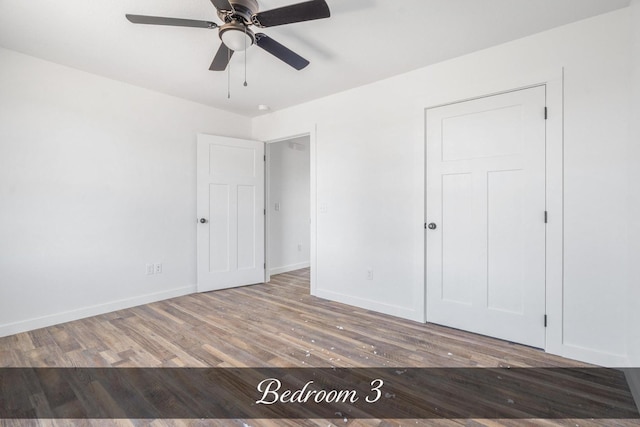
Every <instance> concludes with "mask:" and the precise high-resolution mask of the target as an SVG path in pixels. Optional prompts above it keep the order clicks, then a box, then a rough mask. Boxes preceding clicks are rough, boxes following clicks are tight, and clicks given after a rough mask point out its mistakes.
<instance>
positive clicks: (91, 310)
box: [0, 285, 196, 337]
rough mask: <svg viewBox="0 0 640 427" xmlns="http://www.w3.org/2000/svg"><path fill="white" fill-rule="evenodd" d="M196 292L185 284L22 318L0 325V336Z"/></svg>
mask: <svg viewBox="0 0 640 427" xmlns="http://www.w3.org/2000/svg"><path fill="white" fill-rule="evenodd" d="M194 292H196V286H195V285H192V286H184V287H181V288H175V289H170V290H168V291H162V292H155V293H152V294H145V295H140V296H136V297H132V298H125V299H121V300H117V301H112V302H108V303H105V304H98V305H93V306H89V307H82V308H78V309H75V310H69V311H64V312H62V313H55V314H50V315H47V316H42V317H37V318H33V319H27V320H21V321H19V322H14V323H7V324H4V325H0V337H6V336H9V335H14V334H19V333H21V332H27V331H32V330H34V329H39V328H46V327H47V326H53V325H59V324H61V323H66V322H71V321H73V320H78V319H84V318H86V317H91V316H97V315H99V314H104V313H110V312H113V311H117V310H122V309H125V308H131V307H135V306H138V305H143V304H149V303H152V302H156V301H162V300H166V299H169V298H175V297H180V296H183V295H189V294H192V293H194Z"/></svg>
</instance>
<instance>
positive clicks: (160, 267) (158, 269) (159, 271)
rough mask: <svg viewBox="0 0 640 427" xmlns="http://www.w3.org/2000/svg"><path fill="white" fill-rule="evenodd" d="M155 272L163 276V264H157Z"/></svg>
mask: <svg viewBox="0 0 640 427" xmlns="http://www.w3.org/2000/svg"><path fill="white" fill-rule="evenodd" d="M154 270H155V273H156V274H162V264H155V266H154Z"/></svg>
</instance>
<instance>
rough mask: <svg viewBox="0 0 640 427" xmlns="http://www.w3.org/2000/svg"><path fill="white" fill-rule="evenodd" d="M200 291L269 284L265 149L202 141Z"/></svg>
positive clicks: (208, 138)
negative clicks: (265, 237)
mask: <svg viewBox="0 0 640 427" xmlns="http://www.w3.org/2000/svg"><path fill="white" fill-rule="evenodd" d="M197 157H198V160H197V161H198V177H197V181H198V182H197V187H198V189H197V191H198V194H197V198H198V200H197V214H198V225H197V227H198V232H197V240H198V291H199V292H207V291H212V290H215V289H223V288H230V287H234V286H242V285H250V284H254V283H261V282H263V281H264V259H265V258H264V143H262V142H258V141H249V140H243V139H234V138H225V137H220V136H213V135H198V154H197Z"/></svg>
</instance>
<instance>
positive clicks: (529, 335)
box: [426, 86, 545, 348]
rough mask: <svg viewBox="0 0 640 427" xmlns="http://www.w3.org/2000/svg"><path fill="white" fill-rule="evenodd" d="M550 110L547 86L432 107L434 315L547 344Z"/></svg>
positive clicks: (435, 319) (430, 269) (430, 280)
mask: <svg viewBox="0 0 640 427" xmlns="http://www.w3.org/2000/svg"><path fill="white" fill-rule="evenodd" d="M544 111H545V87H544V86H539V87H535V88H531V89H524V90H519V91H515V92H510V93H506V94H501V95H496V96H490V97H486V98H481V99H477V100H472V101H466V102H460V103H457V104H452V105H447V106H443V107H438V108H433V109H429V110H427V112H426V123H427V127H426V129H427V195H426V201H427V207H426V208H427V209H426V211H427V222H428V223H429V224H430V225H429V227H430V228H428V229H427V230H426V242H427V243H426V248H427V255H426V257H427V260H426V266H427V274H426V276H427V321H428V322H432V323H438V324H441V325H446V326H451V327H454V328H458V329H463V330H467V331H471V332H476V333H480V334H483V335H489V336H492V337H496V338H501V339H505V340H509V341H513V342H518V343H522V344H526V345H531V346H534V347H539V348H544V346H545V330H544V315H545V117H544V116H545V113H544ZM434 227H435V228H434Z"/></svg>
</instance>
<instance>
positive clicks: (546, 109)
mask: <svg viewBox="0 0 640 427" xmlns="http://www.w3.org/2000/svg"><path fill="white" fill-rule="evenodd" d="M548 117H549V109H548V108H547V107H544V119H545V120H547V118H548Z"/></svg>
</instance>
